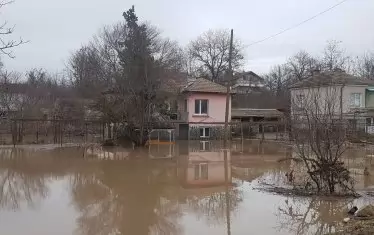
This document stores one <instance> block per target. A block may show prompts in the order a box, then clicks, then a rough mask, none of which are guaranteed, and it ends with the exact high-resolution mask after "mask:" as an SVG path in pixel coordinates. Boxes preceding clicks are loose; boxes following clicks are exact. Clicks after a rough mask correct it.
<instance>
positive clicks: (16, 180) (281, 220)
mask: <svg viewBox="0 0 374 235" xmlns="http://www.w3.org/2000/svg"><path fill="white" fill-rule="evenodd" d="M291 154H292V150H291V149H290V148H289V147H287V146H285V145H282V144H276V143H262V144H261V143H259V142H254V141H246V142H244V143H241V142H240V143H235V142H234V143H233V144H232V145H231V149H230V151H229V152H228V153H227V154H226V156H225V154H224V151H222V150H221V147H220V143H217V142H190V143H178V144H175V145H152V146H150V147H149V148H145V149H138V150H131V149H125V148H108V149H102V148H99V147H97V146H90V147H89V148H88V149H83V148H78V147H63V148H52V147H51V146H41V147H38V146H28V147H23V148H22V147H19V148H16V149H12V148H10V147H9V148H7V147H3V148H0V234H10V235H24V234H28V235H50V234H53V235H65V234H77V235H80V234H81V235H99V234H100V235H109V234H110V235H117V234H118V235H119V234H129V235H146V234H160V235H169V234H192V235H194V234H212V235H213V234H214V235H219V234H243V235H244V234H265V235H268V234H318V235H319V234H325V233H327V232H332V231H334V227H335V225H336V223H338V222H340V221H342V219H343V218H344V217H346V214H345V212H346V210H347V208H349V207H351V206H352V205H357V206H358V207H362V206H363V205H365V204H369V203H373V202H374V200H373V199H372V198H370V197H361V198H359V199H355V200H353V199H321V198H319V199H318V198H306V197H304V198H301V197H291V196H289V197H287V196H281V195H275V194H271V193H267V192H262V191H259V190H257V188H258V187H261V184H262V183H263V182H266V183H273V184H284V183H285V181H286V179H285V172H287V171H289V170H290V169H291V168H297V167H298V166H297V165H295V164H293V163H292V162H290V161H283V162H281V163H279V162H278V160H279V159H282V158H285V157H287V156H290V155H291ZM373 156H374V155H373ZM371 157H372V154H371V153H370V150H366V149H362V150H350V151H349V152H348V154H347V164H348V166H349V167H350V169H353V171H352V172H355V173H354V174H355V176H354V177H355V179H356V180H357V187H358V189H359V190H371V189H372V187H374V180H373V179H371V177H364V176H363V175H362V174H361V172H362V170H363V168H364V167H365V166H368V167H369V170H371V166H372V165H371ZM373 164H374V163H373ZM373 173H374V172H373Z"/></svg>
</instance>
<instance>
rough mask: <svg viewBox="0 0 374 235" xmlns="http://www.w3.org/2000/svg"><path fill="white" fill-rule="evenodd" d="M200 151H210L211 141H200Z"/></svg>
mask: <svg viewBox="0 0 374 235" xmlns="http://www.w3.org/2000/svg"><path fill="white" fill-rule="evenodd" d="M200 151H210V142H209V141H200Z"/></svg>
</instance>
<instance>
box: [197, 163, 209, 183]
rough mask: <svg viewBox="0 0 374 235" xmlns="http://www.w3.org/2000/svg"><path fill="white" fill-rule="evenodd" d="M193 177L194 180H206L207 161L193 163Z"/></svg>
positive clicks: (207, 176)
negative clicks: (204, 173)
mask: <svg viewBox="0 0 374 235" xmlns="http://www.w3.org/2000/svg"><path fill="white" fill-rule="evenodd" d="M203 167H205V169H206V175H205V176H206V177H204V175H203ZM196 168H198V174H196V173H197V172H196ZM194 178H195V180H207V179H208V178H209V168H208V163H205V162H204V163H199V164H195V165H194Z"/></svg>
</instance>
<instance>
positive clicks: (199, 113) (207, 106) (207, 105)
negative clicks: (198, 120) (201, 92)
mask: <svg viewBox="0 0 374 235" xmlns="http://www.w3.org/2000/svg"><path fill="white" fill-rule="evenodd" d="M196 101H199V112H198V113H196ZM202 101H206V113H202V112H201V106H202V105H201V103H202ZM194 105H195V107H194V113H195V115H208V110H209V100H207V99H196V100H195V104H194Z"/></svg>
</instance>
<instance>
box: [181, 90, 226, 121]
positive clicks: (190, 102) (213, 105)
mask: <svg viewBox="0 0 374 235" xmlns="http://www.w3.org/2000/svg"><path fill="white" fill-rule="evenodd" d="M185 99H187V112H188V121H189V122H206V123H210V122H224V121H225V110H226V94H215V93H188V94H186V97H185ZM205 99H206V100H208V115H198V114H195V100H205ZM181 107H183V106H181ZM229 121H231V97H230V102H229Z"/></svg>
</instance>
